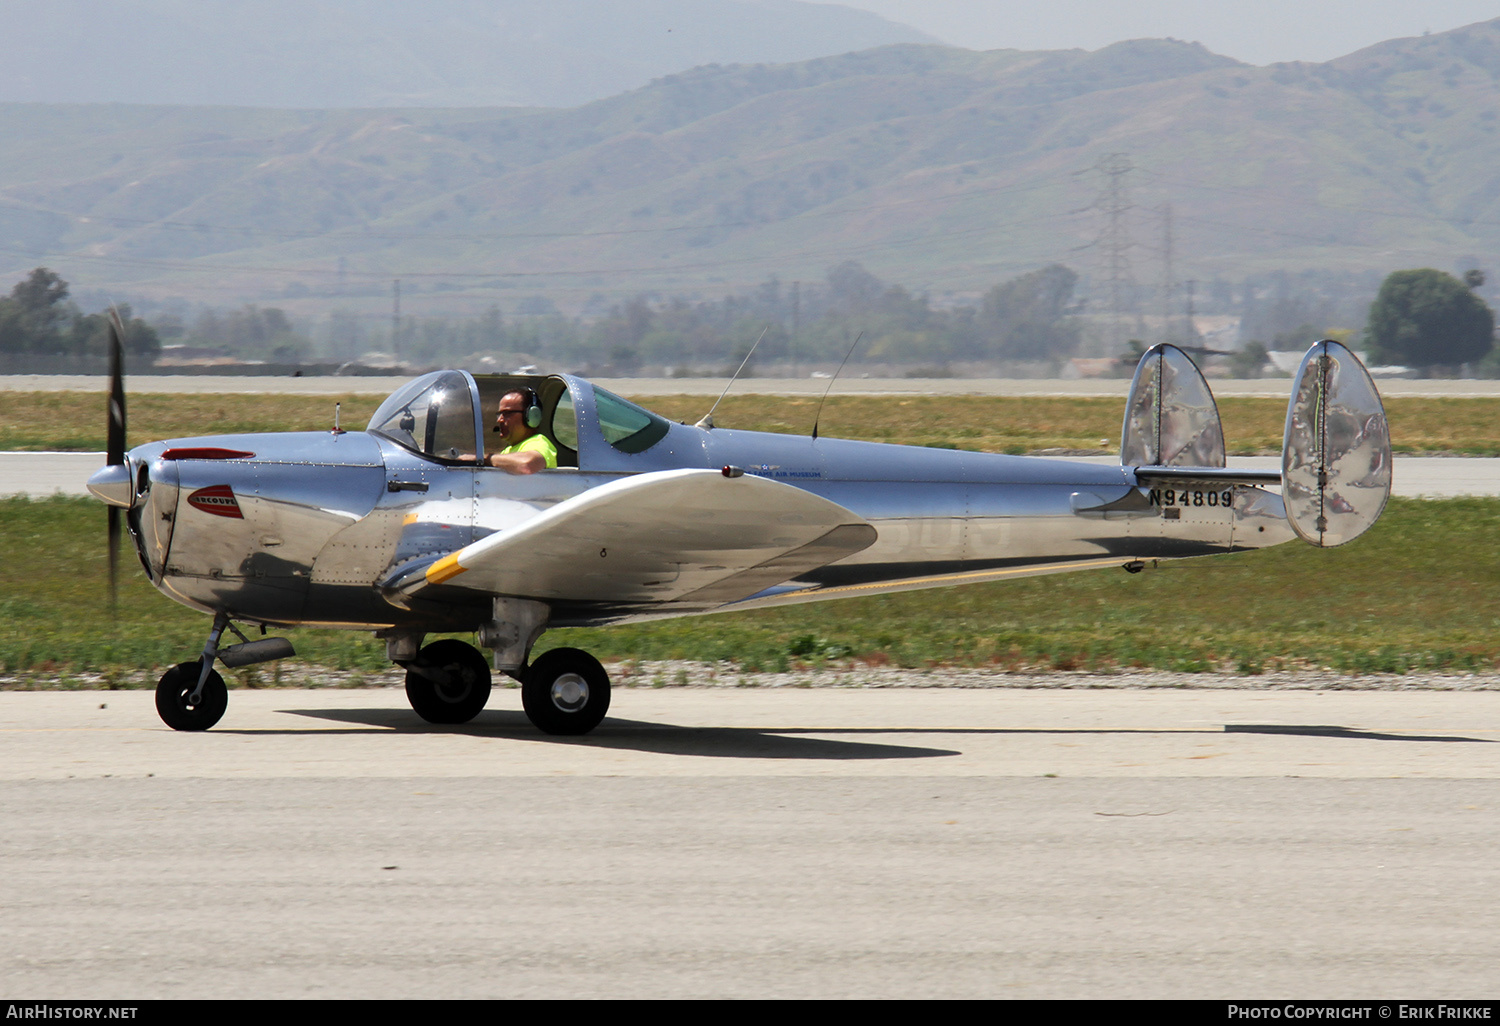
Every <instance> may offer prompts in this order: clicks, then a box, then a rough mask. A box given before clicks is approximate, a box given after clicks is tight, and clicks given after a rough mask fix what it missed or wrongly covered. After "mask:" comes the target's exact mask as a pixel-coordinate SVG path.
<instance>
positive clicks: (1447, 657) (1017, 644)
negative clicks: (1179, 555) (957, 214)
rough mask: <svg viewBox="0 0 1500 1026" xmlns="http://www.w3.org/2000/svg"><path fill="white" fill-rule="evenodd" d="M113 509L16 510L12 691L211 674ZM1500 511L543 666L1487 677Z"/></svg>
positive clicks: (662, 638) (1398, 523)
mask: <svg viewBox="0 0 1500 1026" xmlns="http://www.w3.org/2000/svg"><path fill="white" fill-rule="evenodd" d="M104 525H105V513H104V510H103V509H102V508H101V507H100V506H99V505H98V504H97V503H95V502H93V501H92V500H88V499H62V498H54V499H48V500H44V501H28V500H26V499H24V498H22V499H6V500H0V552H3V553H5V557H4V560H3V561H0V673H7V674H11V675H19V677H20V679H19V680H18V681H17V682H16V683H14V684H13V685H11V686H26V687H37V686H48V687H68V686H81V683H80V676H79V675H80V674H85V673H89V674H103V675H104V678H105V680H106V682H107V683H109V684H111V685H117V686H140V685H143V684H144V685H151V684H154V682H155V678H156V676H157V675H159V674H160V672H161V670H162V669H163V668H165V667H166V666H168V665H170V664H172V663H176V662H180V661H183V660H186V659H190V658H193V657H194V656H195V655H196V653H197V652H198V650H199V649H200V648H201V647H202V644H203V638H204V636H205V634H206V632H207V628H208V618H207V617H205V616H203V615H201V614H198V613H195V612H192V611H191V610H188V609H184V608H182V607H180V606H178V605H176V604H174V603H172V602H171V601H169V600H167V599H166V598H164V597H163V596H161V595H159V594H158V593H157V592H156V591H155V590H154V589H153V588H152V587H151V586H150V585H149V584H148V583H147V582H146V581H145V579H144V577H143V575H142V574H141V572H140V568H139V566H138V564H137V563H136V562H135V560H134V557H133V554H131V553H129V552H127V553H125V554H124V559H123V560H122V584H121V589H120V602H119V607H118V610H116V611H114V612H112V611H111V610H110V608H109V603H108V598H107V591H106V584H105V581H106V563H105V554H104ZM1497 536H1500V500H1497V499H1452V500H1445V501H1440V502H1434V501H1418V500H1402V499H1394V500H1392V502H1391V504H1390V507H1389V508H1388V510H1387V512H1386V515H1385V516H1384V517H1383V518H1382V519H1381V521H1380V522H1379V523H1378V524H1377V525H1376V526H1375V528H1374V529H1373V530H1371V531H1370V533H1369V534H1367V535H1366V536H1364V537H1363V538H1361V539H1359V540H1357V541H1355V542H1354V543H1352V544H1350V545H1348V546H1345V547H1343V548H1339V549H1332V550H1328V551H1319V550H1315V549H1312V548H1310V547H1308V546H1305V545H1302V544H1300V543H1291V544H1288V545H1283V546H1280V547H1278V548H1275V549H1269V550H1264V551H1261V552H1251V553H1242V554H1238V555H1232V556H1218V557H1210V558H1206V559H1201V560H1188V561H1181V562H1164V563H1162V564H1161V565H1160V567H1159V568H1157V569H1148V570H1147V571H1146V572H1144V573H1141V574H1136V575H1130V574H1125V573H1123V572H1121V571H1118V570H1103V571H1097V570H1096V571H1086V572H1082V573H1077V574H1065V575H1057V576H1049V577H1039V578H1029V579H1024V580H1019V581H1010V582H1004V583H996V584H983V585H975V586H971V587H965V588H945V589H935V590H931V591H922V592H908V593H903V594H897V595H889V596H883V597H876V598H867V599H851V600H843V601H838V602H829V603H822V604H814V605H805V606H796V607H790V608H786V609H774V610H762V611H757V612H747V613H737V614H728V615H719V616H708V617H693V618H687V619H682V620H669V621H662V622H656V623H651V624H641V625H628V626H623V627H614V628H608V629H587V630H585V629H573V630H559V631H553V632H550V633H548V634H547V635H545V636H544V638H543V640H542V643H541V646H540V647H539V651H542V650H545V649H547V648H551V647H555V646H559V645H573V646H577V647H581V648H586V649H588V650H590V651H592V652H594V653H595V654H597V655H598V656H600V657H601V658H602V659H605V660H616V659H662V658H680V659H696V660H729V661H731V662H734V663H736V664H737V665H739V666H740V667H742V668H744V669H747V670H779V669H791V668H796V667H798V666H818V665H822V664H826V663H828V662H830V661H832V662H843V661H849V660H853V661H857V662H863V663H866V664H871V665H886V664H889V665H896V666H906V667H925V666H937V665H956V666H994V667H997V668H1002V669H1021V668H1049V667H1050V668H1054V669H1086V670H1108V669H1116V668H1128V667H1151V668H1161V669H1175V670H1187V671H1194V670H1209V669H1216V670H1228V671H1231V672H1240V673H1252V674H1253V673H1260V672H1266V671H1271V670H1275V669H1280V668H1299V667H1329V668H1332V669H1335V670H1339V671H1342V672H1346V673H1376V672H1381V673H1405V672H1409V671H1412V670H1441V671H1449V672H1468V671H1484V672H1489V671H1493V670H1495V669H1496V667H1497V665H1500V606H1497V603H1496V598H1495V597H1496V596H1497V595H1500V563H1497V561H1496V560H1494V559H1493V558H1492V555H1491V552H1492V547H1493V544H1494V539H1495V538H1496V537H1497ZM290 636H291V637H292V639H293V642H294V644H295V645H296V647H297V650H298V653H299V659H300V660H301V661H302V662H304V663H310V664H315V665H320V666H327V667H333V668H339V669H344V670H353V671H357V672H368V671H372V670H380V669H384V668H386V667H388V664H387V663H386V661H385V652H384V646H383V645H382V644H381V643H380V642H377V641H374V640H373V639H372V638H371V637H370V635H368V634H364V633H360V632H341V631H311V630H308V631H292V632H290ZM278 674H280V679H281V681H282V682H286V683H297V682H299V681H300V680H301V679H302V676H301V671H299V670H298V669H296V667H295V666H292V667H289V668H286V669H285V670H278V669H277V668H276V667H274V666H270V667H268V666H260V667H254V668H251V669H250V670H241V671H234V672H233V673H231V674H229V675H228V676H230V677H232V678H233V679H234V680H236V681H237V682H238V683H239V684H241V685H244V684H247V683H248V684H265V683H272V682H275V681H277V680H278Z"/></svg>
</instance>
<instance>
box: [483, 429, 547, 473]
mask: <svg viewBox="0 0 1500 1026" xmlns="http://www.w3.org/2000/svg"><path fill="white" fill-rule="evenodd" d="M485 462H486V463H488V464H489V465H490V466H492V467H499V468H500V469H501V470H504V471H507V472H509V473H512V474H535V473H536V472H537V471H539V470H546V469H548V468H549V467H555V466H557V446H555V445H553V444H552V439H550V438H548V437H547V436H546V435H543V434H535V435H532V436H531V437H530V438H528V439H526V440H525V441H524V442H520V443H518V444H516V445H510V446H506V447H505V448H504V449H501V450H500V451H499V452H492V453H490V454H489V455H488V456H487V457H486V458H485Z"/></svg>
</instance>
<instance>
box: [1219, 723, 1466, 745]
mask: <svg viewBox="0 0 1500 1026" xmlns="http://www.w3.org/2000/svg"><path fill="white" fill-rule="evenodd" d="M1224 733H1226V734H1299V735H1302V736H1304V737H1346V738H1350V739H1353V740H1358V741H1468V742H1471V743H1474V744H1483V745H1489V744H1494V743H1495V739H1494V738H1488V737H1454V736H1451V735H1450V736H1444V735H1440V734H1386V733H1382V732H1381V731H1378V730H1356V729H1355V728H1353V727H1336V726H1317V725H1314V724H1305V725H1304V724H1287V723H1230V724H1227V725H1225V727H1224Z"/></svg>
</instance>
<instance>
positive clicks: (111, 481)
mask: <svg viewBox="0 0 1500 1026" xmlns="http://www.w3.org/2000/svg"><path fill="white" fill-rule="evenodd" d="M88 489H89V492H90V493H92V494H93V496H94V498H96V499H98V500H99V501H100V502H105V503H108V504H109V505H111V506H119V507H120V508H122V509H129V508H130V502H131V499H132V498H133V497H134V494H135V491H134V487H133V484H132V481H131V476H130V464H128V463H111V464H110V465H109V466H107V467H100V468H99V469H98V470H96V471H94V475H93V476H92V477H90V478H89V483H88Z"/></svg>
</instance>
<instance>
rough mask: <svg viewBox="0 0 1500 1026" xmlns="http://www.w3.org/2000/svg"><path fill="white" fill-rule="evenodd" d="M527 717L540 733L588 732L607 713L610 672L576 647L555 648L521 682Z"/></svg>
mask: <svg viewBox="0 0 1500 1026" xmlns="http://www.w3.org/2000/svg"><path fill="white" fill-rule="evenodd" d="M521 705H522V707H523V708H524V709H525V710H526V718H527V719H529V720H531V722H532V724H533V725H534V726H535V727H536V728H537V729H538V730H540V731H542V732H543V733H547V734H587V733H588V732H589V731H591V730H593V729H594V728H595V727H597V726H599V723H600V721H602V720H603V719H604V714H605V713H607V712H609V674H607V673H605V672H604V667H602V666H600V665H599V660H597V659H595V658H594V657H593V656H591V655H589V654H588V653H587V652H584V651H581V650H579V649H576V648H554V649H553V650H552V651H551V652H548V653H546V654H544V655H543V656H542V657H541V658H539V659H538V660H537V661H536V662H534V663H532V664H531V666H530V667H528V668H527V670H526V674H525V676H524V678H523V679H522V681H521Z"/></svg>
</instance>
